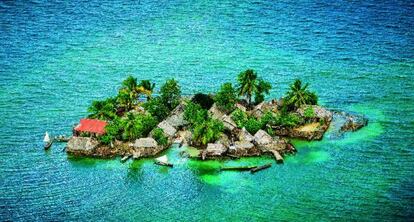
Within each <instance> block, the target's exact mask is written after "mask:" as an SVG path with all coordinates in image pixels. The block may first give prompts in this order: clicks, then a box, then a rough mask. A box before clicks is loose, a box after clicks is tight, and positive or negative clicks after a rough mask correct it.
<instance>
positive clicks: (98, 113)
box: [88, 97, 117, 121]
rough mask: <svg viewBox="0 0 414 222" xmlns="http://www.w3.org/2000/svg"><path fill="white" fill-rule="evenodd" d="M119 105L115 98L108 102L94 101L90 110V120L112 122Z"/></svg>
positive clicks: (109, 99) (107, 100)
mask: <svg viewBox="0 0 414 222" xmlns="http://www.w3.org/2000/svg"><path fill="white" fill-rule="evenodd" d="M116 107H117V103H116V100H115V98H112V97H110V98H108V99H106V100H102V101H101V100H97V101H93V102H92V104H91V106H90V107H89V108H88V112H89V113H90V114H89V115H88V117H89V118H92V119H100V120H106V121H108V120H112V119H113V118H115V117H116V111H117V108H116Z"/></svg>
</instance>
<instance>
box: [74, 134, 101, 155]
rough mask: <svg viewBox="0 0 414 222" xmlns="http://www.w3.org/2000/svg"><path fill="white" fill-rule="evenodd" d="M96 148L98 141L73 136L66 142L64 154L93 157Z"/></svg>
mask: <svg viewBox="0 0 414 222" xmlns="http://www.w3.org/2000/svg"><path fill="white" fill-rule="evenodd" d="M98 146H99V141H98V140H97V139H95V138H91V137H77V136H74V137H72V138H71V139H70V140H69V141H68V143H67V145H66V152H68V153H71V154H74V155H80V156H89V155H93V153H94V151H95V149H96V148H97V147H98Z"/></svg>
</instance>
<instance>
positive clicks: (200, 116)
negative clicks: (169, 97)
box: [184, 102, 208, 125]
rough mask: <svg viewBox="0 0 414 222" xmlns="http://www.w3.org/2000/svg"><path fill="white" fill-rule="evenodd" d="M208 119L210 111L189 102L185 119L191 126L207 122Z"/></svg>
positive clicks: (185, 111)
mask: <svg viewBox="0 0 414 222" xmlns="http://www.w3.org/2000/svg"><path fill="white" fill-rule="evenodd" d="M207 118H208V111H207V110H205V109H203V108H202V107H201V106H200V105H199V104H195V103H193V102H189V103H188V104H187V106H186V107H185V110H184V119H185V120H187V121H188V122H189V123H190V124H191V125H193V124H196V123H200V122H203V121H205V120H206V119H207Z"/></svg>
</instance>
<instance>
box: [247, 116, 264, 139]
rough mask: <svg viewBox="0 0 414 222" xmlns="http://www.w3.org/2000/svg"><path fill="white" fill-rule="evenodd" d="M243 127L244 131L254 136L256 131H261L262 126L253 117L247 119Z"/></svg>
mask: <svg viewBox="0 0 414 222" xmlns="http://www.w3.org/2000/svg"><path fill="white" fill-rule="evenodd" d="M244 127H245V128H246V130H247V131H248V132H249V133H250V134H252V135H254V134H255V133H256V132H257V131H259V130H260V129H262V127H263V125H262V122H261V121H260V120H258V119H256V118H254V117H250V118H248V120H247V121H246V122H245V123H244Z"/></svg>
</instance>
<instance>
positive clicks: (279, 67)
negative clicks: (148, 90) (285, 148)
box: [0, 0, 414, 221]
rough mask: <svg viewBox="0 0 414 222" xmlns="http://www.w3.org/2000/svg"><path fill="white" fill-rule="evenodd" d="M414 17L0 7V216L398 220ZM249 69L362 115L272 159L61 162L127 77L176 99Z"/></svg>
mask: <svg viewBox="0 0 414 222" xmlns="http://www.w3.org/2000/svg"><path fill="white" fill-rule="evenodd" d="M413 9H414V5H413V4H412V3H410V2H409V1H394V2H392V3H388V2H383V1H381V2H377V1H364V2H349V1H337V2H335V3H333V2H331V1H322V2H320V1H319V2H316V1H315V2H314V1H296V2H294V3H293V2H290V1H279V2H277V3H270V2H265V1H238V2H232V1H197V2H190V1H185V0H184V1H158V2H150V1H146V0H143V1H88V2H82V3H80V2H77V3H67V2H64V1H56V2H51V1H41V0H38V1H31V2H28V1H2V2H0V24H1V26H0V116H1V118H0V141H1V142H0V185H1V186H0V219H1V220H15V221H17V220H76V219H83V220H139V221H150V220H166V221H174V220H179V221H188V220H191V221H228V220H232V221H246V220H253V221H273V220H309V221H320V220H335V219H342V220H345V219H354V220H364V221H366V220H406V219H408V218H412V216H413V204H412V203H413V199H414V186H413V184H414V178H413V174H412V172H413V169H414V159H413V157H414V151H413V148H414V146H413V144H414V143H413V142H412V141H413V140H414V138H413V136H412V132H413V131H414V122H413V119H414V116H413V115H414V105H413V104H414V83H413V82H414V81H413V80H414V78H413V74H414V41H413V40H414V34H413V31H412V30H413V28H414V27H413V24H414V13H413ZM247 67H251V68H254V69H256V70H257V71H258V73H259V74H260V75H261V76H263V77H264V78H265V79H266V80H268V81H271V82H272V85H273V89H272V91H271V96H278V97H279V96H281V95H283V92H285V91H286V89H287V84H288V83H290V82H292V80H293V79H295V78H297V77H300V78H302V79H303V80H304V81H307V82H310V83H311V88H312V90H315V91H316V92H317V93H318V95H319V97H320V100H321V103H322V104H324V105H326V106H328V107H331V108H338V109H342V110H349V111H354V112H358V113H362V114H365V115H366V116H367V117H368V118H369V121H370V122H369V125H368V126H367V127H365V128H363V129H361V130H360V131H358V132H355V133H350V134H346V135H345V136H344V137H343V138H337V139H333V138H332V139H330V137H329V135H327V136H326V137H325V138H324V139H323V140H322V141H318V142H311V143H309V142H303V141H295V145H296V146H297V148H298V151H299V152H298V154H297V155H295V156H291V157H288V158H287V159H286V161H285V164H283V165H275V164H274V165H273V166H272V167H271V168H270V169H267V170H264V171H261V172H258V173H256V174H254V175H251V174H250V173H238V172H219V170H218V169H219V167H220V166H222V165H229V164H252V163H268V162H273V160H272V159H270V158H268V157H263V158H247V159H242V160H240V161H239V162H223V161H208V162H198V161H185V160H180V159H179V158H178V157H177V152H178V151H179V150H177V149H178V148H173V149H171V150H170V151H168V155H170V156H171V158H172V159H173V160H174V161H175V162H177V166H176V167H174V168H172V169H168V168H163V167H159V166H155V165H154V164H152V161H151V160H150V159H147V160H139V161H134V162H127V163H125V164H121V163H120V162H119V160H118V159H115V160H96V159H88V158H83V159H77V158H70V157H68V156H67V155H66V154H65V153H64V152H62V151H61V150H62V149H63V147H64V145H63V144H59V145H58V144H55V145H54V146H53V148H52V150H51V151H48V152H44V151H43V149H42V135H43V133H44V131H46V130H48V131H49V132H52V133H53V134H55V135H57V134H69V133H70V132H71V126H72V125H73V124H74V123H76V122H77V121H78V120H79V118H81V117H83V116H85V115H86V109H87V107H88V105H89V103H90V102H91V101H92V100H94V99H101V98H104V97H107V96H110V95H114V94H115V93H116V91H117V87H118V86H119V84H120V82H121V81H122V79H123V78H125V77H126V76H127V75H128V74H133V75H134V76H136V77H137V78H139V79H151V80H152V81H154V82H156V83H157V85H158V86H159V85H160V84H161V83H162V82H164V81H165V79H167V78H171V77H174V78H176V79H177V80H179V82H180V84H181V85H182V91H183V93H184V94H191V93H194V92H197V91H203V92H210V91H214V90H216V89H218V87H219V86H220V84H221V83H223V82H225V81H234V79H235V77H236V75H237V74H238V72H240V71H242V70H244V69H246V68H247Z"/></svg>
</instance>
